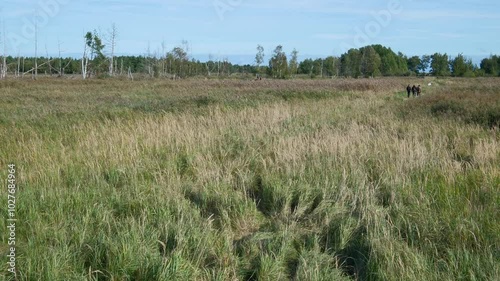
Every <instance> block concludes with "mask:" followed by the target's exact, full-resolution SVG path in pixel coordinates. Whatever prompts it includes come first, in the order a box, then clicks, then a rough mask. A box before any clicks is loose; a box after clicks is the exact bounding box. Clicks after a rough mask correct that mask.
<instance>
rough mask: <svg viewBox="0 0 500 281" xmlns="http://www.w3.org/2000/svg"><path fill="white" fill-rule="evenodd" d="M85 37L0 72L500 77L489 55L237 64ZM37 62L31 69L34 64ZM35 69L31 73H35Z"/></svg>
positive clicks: (366, 53)
mask: <svg viewBox="0 0 500 281" xmlns="http://www.w3.org/2000/svg"><path fill="white" fill-rule="evenodd" d="M93 40H94V39H93V38H92V37H89V42H88V47H89V50H88V55H86V56H85V57H84V58H68V57H67V58H63V57H37V58H36V59H35V57H12V56H7V57H5V60H4V59H3V57H0V58H1V60H2V61H3V62H4V63H3V64H2V65H3V67H2V65H0V68H2V69H1V70H3V71H2V73H3V74H4V75H3V76H16V77H20V76H26V75H28V76H32V75H34V73H35V72H36V73H37V74H44V75H50V76H64V75H82V74H83V78H89V77H101V78H102V77H106V76H114V75H121V76H129V77H133V75H135V74H143V75H146V76H150V77H169V78H176V77H178V78H184V77H194V76H205V77H208V76H214V77H227V76H231V75H236V74H249V75H250V74H251V75H259V76H260V75H264V76H267V77H272V78H280V79H286V78H293V77H296V76H301V77H304V76H305V77H311V78H315V77H354V78H358V77H378V76H415V75H420V76H422V75H432V76H454V77H481V76H499V75H500V56H496V55H492V56H490V57H489V58H485V59H483V60H482V61H481V63H480V65H479V66H478V65H475V64H473V62H472V60H471V59H469V58H467V57H465V56H464V55H462V54H459V55H457V56H456V57H451V56H449V55H447V54H441V53H435V54H432V55H423V56H411V57H408V56H406V55H405V54H403V53H401V52H398V53H395V52H394V51H393V50H391V48H387V47H384V46H382V45H370V46H366V47H362V48H359V49H350V50H349V51H347V52H346V53H344V54H342V55H341V56H340V57H335V56H329V57H326V58H316V59H305V60H302V61H300V62H299V61H298V59H297V58H298V51H296V50H295V49H294V50H293V51H292V52H291V53H290V54H286V53H285V52H284V51H283V47H282V46H277V47H276V48H275V49H274V50H273V51H272V53H271V54H270V55H268V56H270V58H269V60H268V61H267V63H266V62H265V61H264V58H265V56H266V55H265V54H264V48H263V47H261V46H260V45H259V46H258V47H257V54H256V57H255V63H254V64H252V65H250V64H245V65H238V64H232V63H231V62H230V61H229V60H228V59H210V60H208V61H200V60H196V59H194V58H192V57H191V56H190V55H189V54H188V50H187V48H186V47H185V46H180V47H175V48H173V49H172V50H171V51H169V52H166V53H165V54H164V55H142V56H113V57H111V56H109V55H108V56H106V55H104V54H103V51H102V50H103V48H104V46H103V45H102V44H101V43H100V42H95V41H93ZM35 65H36V67H35ZM35 69H36V71H35Z"/></svg>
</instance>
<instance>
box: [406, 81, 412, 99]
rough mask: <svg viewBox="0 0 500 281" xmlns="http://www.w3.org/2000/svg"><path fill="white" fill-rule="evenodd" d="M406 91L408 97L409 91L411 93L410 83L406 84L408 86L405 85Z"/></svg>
mask: <svg viewBox="0 0 500 281" xmlns="http://www.w3.org/2000/svg"><path fill="white" fill-rule="evenodd" d="M406 92H407V93H408V98H409V97H410V93H411V86H410V84H408V87H406Z"/></svg>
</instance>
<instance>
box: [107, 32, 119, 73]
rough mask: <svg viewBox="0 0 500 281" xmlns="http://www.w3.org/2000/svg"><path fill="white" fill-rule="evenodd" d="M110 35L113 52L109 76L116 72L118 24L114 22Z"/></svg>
mask: <svg viewBox="0 0 500 281" xmlns="http://www.w3.org/2000/svg"><path fill="white" fill-rule="evenodd" d="M108 33H109V34H108V36H109V42H108V43H109V46H110V47H111V54H110V57H109V76H113V75H114V73H115V64H114V60H115V48H116V37H117V36H118V29H117V28H116V24H115V23H113V24H112V25H111V30H109V32H108Z"/></svg>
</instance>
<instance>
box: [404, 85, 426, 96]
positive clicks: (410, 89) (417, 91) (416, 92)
mask: <svg viewBox="0 0 500 281" xmlns="http://www.w3.org/2000/svg"><path fill="white" fill-rule="evenodd" d="M406 92H407V93H408V98H409V97H410V95H411V93H413V96H414V97H418V96H420V93H422V89H421V88H420V85H418V86H415V85H413V87H411V86H410V84H408V87H406Z"/></svg>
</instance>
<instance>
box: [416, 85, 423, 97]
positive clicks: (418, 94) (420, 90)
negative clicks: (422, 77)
mask: <svg viewBox="0 0 500 281" xmlns="http://www.w3.org/2000/svg"><path fill="white" fill-rule="evenodd" d="M420 93H422V89H421V88H420V85H418V86H417V97H420Z"/></svg>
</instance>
